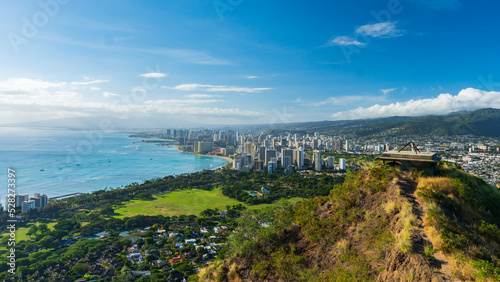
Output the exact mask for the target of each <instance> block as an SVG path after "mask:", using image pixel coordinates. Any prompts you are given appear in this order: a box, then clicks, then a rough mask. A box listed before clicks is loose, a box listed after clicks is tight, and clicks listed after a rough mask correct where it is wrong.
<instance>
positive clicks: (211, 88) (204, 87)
mask: <svg viewBox="0 0 500 282" xmlns="http://www.w3.org/2000/svg"><path fill="white" fill-rule="evenodd" d="M165 88H169V89H175V90H181V91H194V90H201V91H208V92H246V93H258V92H261V91H264V90H271V89H272V88H248V87H235V86H224V85H208V84H196V83H193V84H180V85H177V86H175V87H165Z"/></svg>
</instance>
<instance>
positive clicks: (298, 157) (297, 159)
mask: <svg viewBox="0 0 500 282" xmlns="http://www.w3.org/2000/svg"><path fill="white" fill-rule="evenodd" d="M293 162H294V163H295V166H296V167H297V169H298V170H301V169H302V167H303V166H304V151H303V150H302V149H301V148H299V149H295V150H294V155H293Z"/></svg>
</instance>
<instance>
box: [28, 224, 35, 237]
mask: <svg viewBox="0 0 500 282" xmlns="http://www.w3.org/2000/svg"><path fill="white" fill-rule="evenodd" d="M37 231H38V226H36V225H34V224H33V225H31V226H30V228H28V232H27V233H26V235H28V236H30V237H31V236H32V235H36V232H37Z"/></svg>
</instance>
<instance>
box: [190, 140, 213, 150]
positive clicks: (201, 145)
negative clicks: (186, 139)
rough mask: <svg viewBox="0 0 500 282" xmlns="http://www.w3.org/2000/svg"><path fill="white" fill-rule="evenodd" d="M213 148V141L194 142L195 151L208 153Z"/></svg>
mask: <svg viewBox="0 0 500 282" xmlns="http://www.w3.org/2000/svg"><path fill="white" fill-rule="evenodd" d="M213 149H214V143H213V142H205V141H196V142H194V151H195V153H208V152H211V151H213Z"/></svg>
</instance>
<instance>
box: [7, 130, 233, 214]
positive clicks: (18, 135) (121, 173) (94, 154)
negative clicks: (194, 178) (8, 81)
mask: <svg viewBox="0 0 500 282" xmlns="http://www.w3.org/2000/svg"><path fill="white" fill-rule="evenodd" d="M130 134H131V133H130V132H117V131H70V130H58V129H39V128H14V127H0V183H2V185H0V203H2V204H4V203H5V197H6V195H7V193H8V191H7V179H8V175H7V170H8V168H11V169H14V170H15V171H16V173H15V176H16V192H17V193H19V194H24V193H28V194H29V195H30V196H33V194H34V193H40V194H47V195H48V196H49V197H55V196H61V195H65V194H70V193H75V192H81V193H86V192H92V191H94V190H100V189H104V188H105V187H111V188H116V187H121V186H124V185H127V184H130V183H133V182H138V183H141V182H142V181H144V180H147V179H151V178H154V177H164V176H167V175H175V174H181V173H190V172H195V171H201V170H204V169H215V168H217V167H220V166H221V165H224V164H226V163H227V161H226V160H224V159H221V158H217V157H208V156H198V155H194V154H188V153H182V152H179V151H177V150H176V148H175V146H158V145H156V144H154V143H142V142H141V140H143V139H145V138H133V137H129V135H130ZM145 140H147V139H145Z"/></svg>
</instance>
